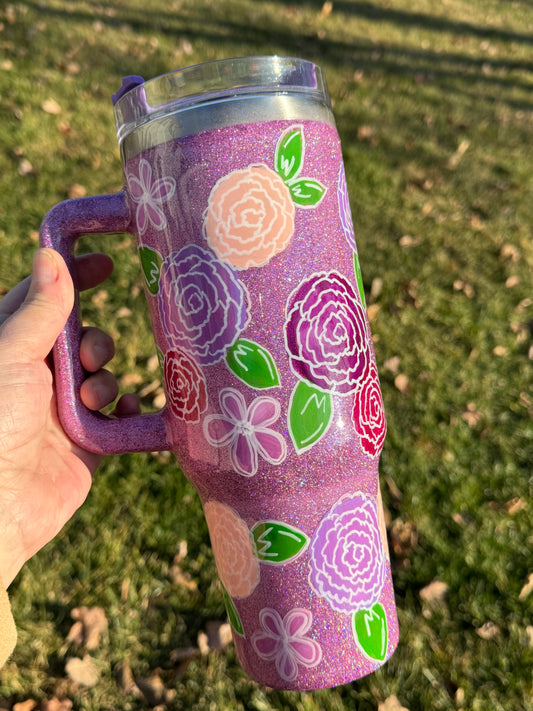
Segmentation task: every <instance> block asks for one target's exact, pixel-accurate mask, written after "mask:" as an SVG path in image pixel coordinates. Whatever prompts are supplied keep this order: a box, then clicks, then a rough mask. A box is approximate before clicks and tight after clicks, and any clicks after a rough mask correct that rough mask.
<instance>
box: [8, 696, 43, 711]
mask: <svg viewBox="0 0 533 711" xmlns="http://www.w3.org/2000/svg"><path fill="white" fill-rule="evenodd" d="M36 708H37V701H34V700H33V699H28V700H27V701H20V702H19V703H18V704H15V705H14V706H13V711H33V709H36Z"/></svg>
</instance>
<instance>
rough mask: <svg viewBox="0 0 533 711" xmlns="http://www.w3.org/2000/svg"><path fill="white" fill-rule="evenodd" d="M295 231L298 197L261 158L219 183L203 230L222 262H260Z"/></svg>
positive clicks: (243, 266)
mask: <svg viewBox="0 0 533 711" xmlns="http://www.w3.org/2000/svg"><path fill="white" fill-rule="evenodd" d="M293 232H294V202H293V200H292V197H291V193H290V191H289V189H288V187H287V186H286V185H285V183H284V182H283V180H282V178H281V177H280V176H279V175H278V174H277V173H275V172H274V171H273V170H271V169H270V168H269V167H268V166H266V165H262V164H255V165H249V166H248V167H247V168H243V169H242V170H235V171H233V172H232V173H229V174H228V175H225V176H224V177H223V178H220V180H219V181H218V182H217V183H216V184H215V186H214V187H213V189H212V190H211V194H210V196H209V200H208V204H207V210H206V212H205V216H204V234H205V237H206V239H207V241H208V242H209V244H210V246H211V248H212V249H213V250H214V252H215V254H216V255H217V257H218V258H219V259H221V260H222V261H223V262H228V263H229V264H231V265H233V266H234V267H237V268H238V269H247V268H248V267H260V266H263V265H264V264H266V263H267V262H269V261H270V260H271V259H272V257H273V256H274V255H276V254H278V253H279V252H282V251H283V250H284V249H285V247H286V246H287V245H288V244H289V242H290V239H291V237H292V235H293Z"/></svg>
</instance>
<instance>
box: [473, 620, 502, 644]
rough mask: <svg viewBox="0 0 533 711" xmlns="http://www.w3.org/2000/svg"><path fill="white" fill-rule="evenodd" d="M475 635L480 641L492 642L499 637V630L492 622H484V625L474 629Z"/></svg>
mask: <svg viewBox="0 0 533 711" xmlns="http://www.w3.org/2000/svg"><path fill="white" fill-rule="evenodd" d="M476 634H477V635H478V636H479V637H481V639H486V640H493V639H497V638H498V637H499V636H500V628H499V627H498V625H496V624H494V622H490V621H489V622H485V624H484V625H482V626H481V627H478V628H477V629H476Z"/></svg>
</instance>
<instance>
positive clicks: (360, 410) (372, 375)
mask: <svg viewBox="0 0 533 711" xmlns="http://www.w3.org/2000/svg"><path fill="white" fill-rule="evenodd" d="M353 421H354V425H355V429H356V431H357V433H358V434H359V435H360V437H361V446H362V448H363V449H364V450H365V452H366V453H367V454H369V455H370V456H371V457H377V456H378V455H379V453H380V452H381V450H382V448H383V442H384V440H385V434H386V432H387V423H386V421H385V411H384V409H383V399H382V397H381V390H380V387H379V380H378V371H377V368H376V366H375V363H374V362H373V361H372V362H371V363H370V369H369V372H368V377H367V378H366V379H365V381H364V383H363V385H362V387H361V388H360V390H358V392H357V393H356V396H355V403H354V408H353Z"/></svg>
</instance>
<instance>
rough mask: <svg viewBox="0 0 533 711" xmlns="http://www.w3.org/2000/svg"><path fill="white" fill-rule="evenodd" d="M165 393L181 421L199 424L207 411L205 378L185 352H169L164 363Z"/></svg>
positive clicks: (171, 407) (170, 405)
mask: <svg viewBox="0 0 533 711" xmlns="http://www.w3.org/2000/svg"><path fill="white" fill-rule="evenodd" d="M163 370H164V375H165V391H166V395H167V401H168V405H169V407H170V409H171V410H172V412H173V413H174V414H175V415H176V417H178V418H179V419H180V420H185V421H186V422H199V421H200V415H201V414H202V412H205V410H206V409H207V390H206V383H205V378H204V375H203V373H202V371H201V370H200V368H199V366H198V364H197V363H195V361H194V360H193V359H192V358H191V357H190V356H188V355H187V354H186V353H184V352H183V351H177V350H176V351H168V352H167V353H165V359H164V363H163Z"/></svg>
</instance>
